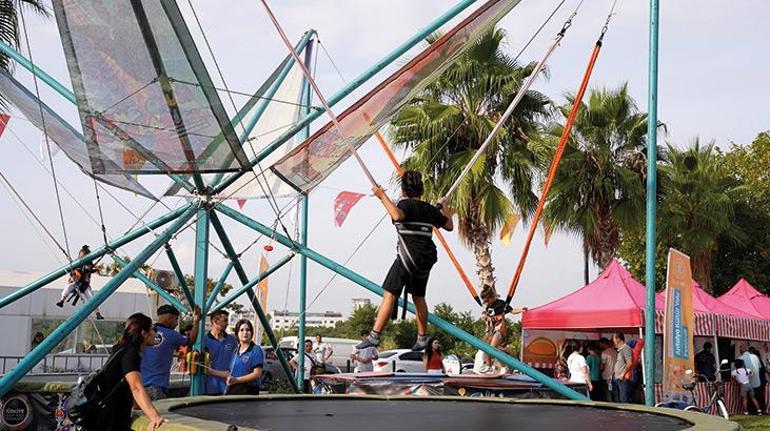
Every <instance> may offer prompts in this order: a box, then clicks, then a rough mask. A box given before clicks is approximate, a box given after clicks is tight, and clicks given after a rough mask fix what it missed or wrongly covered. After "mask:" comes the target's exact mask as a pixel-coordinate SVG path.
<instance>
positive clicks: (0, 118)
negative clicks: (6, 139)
mask: <svg viewBox="0 0 770 431" xmlns="http://www.w3.org/2000/svg"><path fill="white" fill-rule="evenodd" d="M9 121H11V116H10V115H8V114H0V136H3V132H5V126H7V125H8V122H9Z"/></svg>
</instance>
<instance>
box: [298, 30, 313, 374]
mask: <svg viewBox="0 0 770 431" xmlns="http://www.w3.org/2000/svg"><path fill="white" fill-rule="evenodd" d="M312 55H313V43H312V41H311V42H310V44H308V47H307V50H305V59H304V62H305V67H307V68H308V70H310V68H312V64H311V63H312V61H311V60H312V58H313V57H312ZM312 99H313V89H312V87H311V86H310V83H309V82H308V80H307V77H304V78H302V98H301V99H300V100H302V102H301V103H302V104H303V105H305V108H304V109H303V111H304V114H305V115H309V114H310V102H311V101H312ZM297 136H298V137H299V138H300V139H302V140H305V139H307V138H308V136H310V125H308V126H306V127H305V128H304V129H302V130H301V131H300V132H299V133H298V134H297ZM300 199H301V201H302V202H301V203H302V206H301V207H300V211H301V212H300V235H299V242H300V244H302V246H303V247H307V232H308V211H309V206H310V196H309V195H308V194H307V193H303V194H302V195H301V196H300ZM298 308H299V330H298V332H297V349H298V350H299V351H302V349H303V347H304V344H303V343H304V342H305V336H306V335H305V317H306V316H305V314H306V312H307V256H305V255H304V254H303V255H300V257H299V307H298ZM304 368H305V361H299V362H297V384H298V385H302V384H304V381H303V380H304V374H305V370H304Z"/></svg>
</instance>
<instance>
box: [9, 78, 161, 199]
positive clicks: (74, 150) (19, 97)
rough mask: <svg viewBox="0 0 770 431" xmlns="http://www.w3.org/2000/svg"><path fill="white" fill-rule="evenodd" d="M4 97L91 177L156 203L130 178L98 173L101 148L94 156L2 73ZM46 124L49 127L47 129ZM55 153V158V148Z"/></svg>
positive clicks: (69, 128) (63, 123)
mask: <svg viewBox="0 0 770 431" xmlns="http://www.w3.org/2000/svg"><path fill="white" fill-rule="evenodd" d="M0 93H1V94H2V95H3V97H4V98H5V99H6V100H7V101H8V102H10V103H11V104H12V105H13V106H15V107H16V109H18V110H19V111H20V112H21V114H22V115H24V116H25V117H27V119H28V120H29V121H30V122H31V123H32V124H34V125H35V127H37V128H38V129H40V130H41V131H43V132H44V133H47V134H48V137H49V138H50V140H51V141H53V142H54V143H56V145H58V146H59V148H61V150H62V151H64V154H66V155H67V157H69V158H70V160H72V161H73V162H75V164H77V165H78V166H79V167H80V169H82V170H83V171H84V172H86V173H87V174H88V175H91V176H93V177H94V178H96V179H97V180H99V181H101V182H103V183H105V184H110V185H113V186H115V187H119V188H121V189H124V190H128V191H131V192H134V193H136V194H139V195H142V196H145V197H148V198H150V199H156V198H155V196H153V195H152V193H150V192H149V191H148V190H147V189H145V188H144V187H143V186H142V185H141V184H139V183H138V182H137V181H136V180H134V179H133V178H131V177H130V176H128V175H126V174H121V173H115V174H101V173H98V172H97V171H95V170H94V169H93V165H92V163H91V162H92V160H93V158H92V157H91V156H92V155H93V156H95V158H99V154H98V148H96V149H94V150H95V151H93V154H92V151H91V150H92V148H89V147H88V146H87V144H86V142H85V139H84V138H83V135H81V134H80V133H78V132H77V131H76V130H75V129H73V128H72V126H70V125H69V123H67V122H66V121H64V120H63V119H62V118H61V117H60V116H59V115H58V114H57V113H56V112H54V111H53V110H52V109H51V108H50V107H49V106H48V105H46V104H45V103H43V102H42V101H41V100H40V99H38V98H37V97H36V96H35V95H34V94H32V93H30V92H29V90H27V89H26V88H25V87H24V86H23V85H21V83H19V82H18V81H16V79H14V78H13V77H12V76H11V75H9V74H8V73H6V72H5V71H2V70H0ZM41 112H42V115H41ZM44 124H45V127H43V125H44ZM51 150H52V151H51V154H52V155H53V154H54V151H53V148H52V149H51ZM104 165H106V166H108V167H109V168H110V170H111V171H116V172H117V171H118V169H117V167H116V166H114V163H112V162H111V161H110V160H105V161H104Z"/></svg>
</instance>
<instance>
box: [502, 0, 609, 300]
mask: <svg viewBox="0 0 770 431" xmlns="http://www.w3.org/2000/svg"><path fill="white" fill-rule="evenodd" d="M616 5H617V0H614V1H613V3H612V8H611V9H610V13H609V14H608V15H607V20H606V21H605V23H604V26H603V27H602V31H601V33H600V35H599V38H598V39H597V40H596V43H595V44H594V49H593V51H592V52H591V57H590V59H589V60H588V66H587V67H586V71H585V73H584V74H583V80H582V82H581V83H580V87H579V89H578V92H577V93H576V94H575V98H574V101H573V102H572V109H571V110H570V113H569V116H568V117H567V121H566V123H565V124H564V129H563V130H562V134H561V138H559V144H558V145H557V147H556V152H555V153H554V156H553V160H552V161H551V166H550V167H549V169H548V176H547V177H546V180H545V183H544V184H543V190H542V192H541V193H540V199H539V201H538V203H537V209H536V210H535V215H534V216H533V218H532V223H531V224H530V225H529V232H528V233H527V240H526V242H525V243H524V249H523V250H522V253H521V257H520V258H519V263H518V265H517V267H516V273H515V274H514V276H513V279H512V280H511V283H510V285H509V287H508V295H507V296H506V298H505V303H506V305H510V303H511V300H512V299H513V295H514V293H516V287H517V286H518V284H519V280H520V279H521V274H522V272H523V270H524V264H525V263H526V261H527V255H528V254H529V248H530V246H531V245H532V238H533V237H534V236H535V231H536V230H537V224H538V221H539V220H540V216H541V215H542V213H543V208H544V206H545V200H546V198H547V197H548V192H549V191H550V189H551V185H552V184H553V180H554V177H555V176H556V171H557V170H558V168H559V162H560V161H561V158H562V156H563V155H564V151H565V149H566V147H567V141H568V140H569V136H570V131H571V130H572V125H573V123H574V122H575V118H576V117H577V113H578V111H579V110H580V106H581V105H582V103H583V96H584V95H585V92H586V89H587V88H588V82H589V80H590V79H591V74H592V72H593V69H594V65H595V64H596V60H597V58H598V56H599V51H600V50H601V48H602V43H603V41H604V35H605V34H606V33H607V29H608V27H609V24H610V19H611V18H612V15H613V13H614V11H615V6H616Z"/></svg>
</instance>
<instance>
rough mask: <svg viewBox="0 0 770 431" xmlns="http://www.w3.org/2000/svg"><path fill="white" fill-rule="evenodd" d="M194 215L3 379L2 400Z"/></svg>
mask: <svg viewBox="0 0 770 431" xmlns="http://www.w3.org/2000/svg"><path fill="white" fill-rule="evenodd" d="M194 214H195V209H194V208H193V207H187V208H185V209H184V210H183V213H182V215H181V216H180V217H178V218H177V220H176V221H175V222H174V223H173V224H172V225H171V226H169V227H168V229H166V230H165V231H163V233H162V234H160V236H158V237H157V238H155V240H153V241H152V243H150V245H149V246H147V248H145V249H144V250H142V251H141V252H140V253H139V254H138V255H137V256H136V258H135V259H134V260H132V261H131V262H129V263H128V265H126V266H125V267H124V268H123V269H122V270H121V271H120V272H119V273H118V274H117V275H115V277H113V278H112V279H111V280H110V281H108V282H107V284H105V285H104V287H102V288H101V289H99V291H98V292H96V294H95V295H94V296H93V298H91V300H89V301H87V302H85V303H84V304H83V306H82V307H80V308H79V309H78V310H76V311H75V312H74V313H73V314H72V315H71V316H70V317H68V318H67V319H66V320H65V321H64V322H62V324H61V325H59V327H57V328H56V329H55V330H54V331H53V332H52V333H51V334H50V335H49V336H48V337H46V338H45V340H43V341H42V342H41V343H40V344H39V345H38V346H37V347H35V348H34V349H32V351H31V352H29V353H28V354H27V355H26V356H25V357H24V359H23V360H22V361H21V362H19V364H18V365H16V366H15V367H13V369H12V370H11V371H9V372H8V373H6V374H5V375H4V376H3V377H2V378H0V396H4V395H5V394H7V393H8V392H9V391H10V390H11V389H12V388H13V386H14V385H15V384H16V383H17V382H18V381H19V380H21V379H22V378H23V377H24V375H25V374H27V373H28V372H29V371H30V370H31V369H32V368H33V367H34V366H35V365H36V364H37V363H38V362H40V361H41V360H42V359H43V358H44V357H45V355H47V354H48V353H49V352H51V350H53V349H54V348H55V347H56V346H57V345H58V344H59V343H61V342H62V341H63V340H64V339H65V338H66V337H67V335H69V334H70V333H71V332H72V331H73V330H74V329H75V328H77V327H78V325H80V323H81V322H83V321H84V320H85V319H86V318H87V317H88V316H89V315H90V314H91V313H93V312H94V311H95V310H96V308H97V307H98V306H99V304H101V303H102V302H104V301H105V300H106V299H107V298H108V297H109V296H110V295H112V293H113V292H115V291H116V290H117V289H118V287H120V285H121V284H123V282H124V281H126V280H127V279H128V278H129V277H131V275H132V274H133V273H135V272H136V271H137V270H139V269H140V268H141V266H142V264H143V263H144V262H145V261H146V260H147V259H149V258H150V257H151V256H152V255H153V254H154V253H155V252H156V251H157V250H158V249H159V248H160V247H161V246H163V244H164V243H165V242H167V241H168V240H169V239H170V238H171V236H172V235H173V234H174V233H175V232H176V231H177V230H179V229H180V228H181V227H182V226H183V225H184V224H185V222H187V220H189V219H190V218H191V217H192V216H193V215H194Z"/></svg>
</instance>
